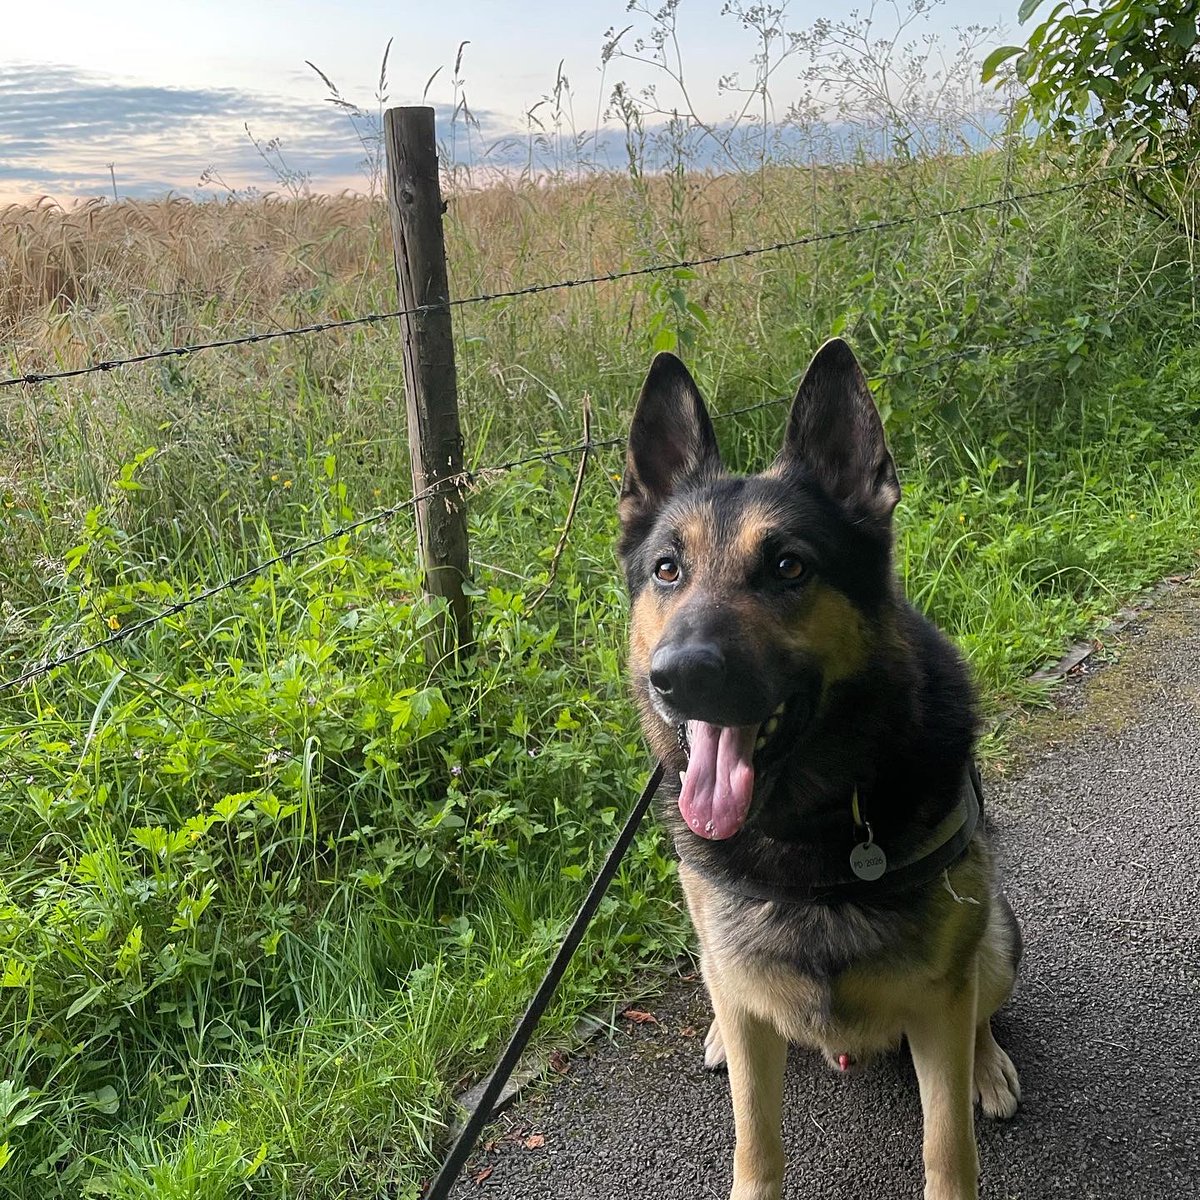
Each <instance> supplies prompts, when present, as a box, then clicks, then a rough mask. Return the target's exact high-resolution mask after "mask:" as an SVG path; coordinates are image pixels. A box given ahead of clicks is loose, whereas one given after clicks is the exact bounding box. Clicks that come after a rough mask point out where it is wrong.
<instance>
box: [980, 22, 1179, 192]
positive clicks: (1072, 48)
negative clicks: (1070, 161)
mask: <svg viewBox="0 0 1200 1200" xmlns="http://www.w3.org/2000/svg"><path fill="white" fill-rule="evenodd" d="M1041 2H1042V0H1024V2H1023V3H1022V4H1021V9H1020V13H1019V17H1020V20H1021V21H1022V22H1024V21H1026V20H1028V18H1029V17H1031V16H1032V15H1033V14H1034V12H1035V11H1036V10H1037V9H1038V8H1040V7H1041ZM1198 43H1200V4H1198V3H1197V0H1103V2H1101V3H1093V4H1084V5H1078V4H1068V3H1065V2H1062V3H1058V4H1055V5H1054V7H1053V8H1052V9H1051V10H1050V13H1049V15H1048V16H1047V18H1046V19H1045V20H1044V21H1043V22H1042V23H1041V24H1040V25H1038V26H1037V27H1036V28H1035V29H1034V30H1033V31H1032V32H1031V33H1030V35H1029V40H1028V41H1027V42H1026V44H1025V46H1023V47H1022V46H1001V47H999V48H998V49H996V50H993V51H992V53H991V54H989V55H988V57H987V58H986V59H985V60H984V63H983V81H984V82H985V83H987V82H988V81H990V80H992V79H993V78H995V77H996V75H997V73H998V72H999V70H1000V68H1001V66H1002V65H1003V64H1004V63H1006V62H1008V61H1010V60H1014V59H1015V75H1016V78H1017V80H1018V81H1020V82H1021V83H1022V84H1024V85H1025V87H1026V89H1027V92H1026V95H1025V97H1024V99H1023V100H1022V101H1021V103H1020V105H1019V107H1018V112H1017V117H1018V119H1019V120H1022V121H1023V120H1028V119H1032V120H1033V121H1035V122H1036V123H1037V124H1038V125H1039V126H1040V127H1041V129H1042V130H1044V131H1045V132H1046V133H1048V134H1050V135H1051V136H1053V137H1056V138H1062V139H1067V140H1075V141H1079V142H1081V143H1082V144H1083V145H1084V146H1086V147H1088V148H1089V149H1092V150H1107V149H1109V148H1111V150H1112V152H1113V154H1114V156H1115V159H1116V160H1117V161H1125V160H1135V161H1139V162H1145V161H1147V160H1149V161H1161V160H1163V159H1166V160H1184V162H1183V164H1182V165H1181V166H1180V168H1179V169H1178V170H1177V171H1176V173H1175V178H1176V179H1177V180H1178V181H1186V179H1187V178H1188V170H1187V167H1188V166H1189V165H1191V166H1194V160H1195V159H1196V157H1197V153H1198V151H1200V123H1198V121H1197V105H1198V104H1200V52H1198V50H1197V46H1198ZM1168 178H1169V177H1168ZM1139 182H1140V184H1141V190H1142V191H1143V194H1144V196H1145V198H1147V199H1148V200H1150V201H1151V202H1152V203H1153V204H1155V205H1156V206H1159V207H1162V208H1164V210H1169V209H1171V208H1172V207H1174V206H1172V205H1171V204H1170V202H1169V201H1164V197H1165V195H1166V193H1167V190H1168V189H1167V187H1166V186H1164V183H1165V181H1164V179H1163V178H1162V177H1161V176H1160V177H1155V178H1151V179H1146V178H1145V177H1142V178H1141V179H1140V180H1139Z"/></svg>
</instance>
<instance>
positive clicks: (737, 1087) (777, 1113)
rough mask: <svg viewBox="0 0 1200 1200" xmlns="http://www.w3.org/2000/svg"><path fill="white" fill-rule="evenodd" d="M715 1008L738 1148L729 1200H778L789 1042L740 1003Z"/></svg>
mask: <svg viewBox="0 0 1200 1200" xmlns="http://www.w3.org/2000/svg"><path fill="white" fill-rule="evenodd" d="M712 1000H713V1008H714V1010H715V1012H716V1017H717V1021H718V1023H719V1025H720V1029H721V1036H722V1038H723V1040H724V1042H725V1056H726V1062H727V1064H728V1067H729V1090H730V1092H731V1094H732V1096H733V1124H734V1134H735V1136H736V1138H737V1145H736V1147H735V1149H734V1152H733V1191H732V1192H730V1200H779V1197H780V1193H781V1190H782V1188H783V1137H782V1132H781V1125H782V1120H783V1113H782V1109H783V1068H784V1064H785V1063H786V1061H787V1044H786V1042H785V1041H784V1039H783V1037H782V1036H781V1035H780V1034H779V1032H778V1030H776V1029H775V1028H774V1026H772V1025H769V1024H768V1023H767V1022H765V1021H763V1020H761V1019H759V1018H758V1017H755V1016H752V1015H751V1014H750V1013H748V1012H746V1010H745V1009H744V1008H742V1007H741V1006H740V1005H738V1004H737V1003H722V1001H721V998H720V997H719V996H718V995H716V994H713V996H712Z"/></svg>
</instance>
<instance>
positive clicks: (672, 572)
mask: <svg viewBox="0 0 1200 1200" xmlns="http://www.w3.org/2000/svg"><path fill="white" fill-rule="evenodd" d="M654 578H655V579H657V580H658V581H659V583H678V582H679V564H678V563H677V562H676V561H675V560H674V559H673V558H660V559H659V560H658V562H656V563H655V564H654Z"/></svg>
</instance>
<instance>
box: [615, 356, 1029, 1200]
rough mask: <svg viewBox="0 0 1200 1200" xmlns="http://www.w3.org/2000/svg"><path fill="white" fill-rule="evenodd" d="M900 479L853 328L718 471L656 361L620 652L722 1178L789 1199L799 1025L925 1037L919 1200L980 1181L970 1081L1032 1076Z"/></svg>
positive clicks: (916, 1050)
mask: <svg viewBox="0 0 1200 1200" xmlns="http://www.w3.org/2000/svg"><path fill="white" fill-rule="evenodd" d="M899 498H900V487H899V483H898V480H897V476H896V469H895V466H894V464H893V461H892V457H891V454H890V453H889V451H888V448H887V445H886V443H885V441H884V432H883V425H882V422H881V421H880V419H879V414H878V412H877V411H876V408H875V404H874V401H873V400H872V398H871V394H870V391H869V389H868V387H867V382H866V379H865V377H864V376H863V373H862V371H861V369H860V368H859V365H858V362H857V360H856V359H855V357H854V354H853V352H852V351H851V349H850V348H849V346H847V345H846V343H845V342H843V341H840V340H834V341H830V342H827V343H826V344H825V345H824V346H823V347H822V348H821V349H820V350H819V351H818V352H817V354H816V356H815V357H814V359H813V361H812V363H811V365H810V366H809V368H808V371H807V373H806V374H805V376H804V378H803V380H802V381H801V383H800V387H799V391H798V393H797V395H796V399H795V402H794V404H793V406H792V410H791V415H790V417H789V419H788V424H787V432H786V435H785V438H784V443H783V448H782V449H781V450H780V452H779V455H778V457H777V458H776V459H775V462H774V463H773V464H772V466H771V467H770V468H769V469H768V470H766V471H764V472H763V473H762V474H759V475H753V476H749V477H741V476H732V475H729V474H727V473H726V472H725V471H724V469H723V467H722V464H721V459H720V455H719V452H718V449H717V441H716V437H715V435H714V433H713V427H712V423H711V421H710V420H709V416H708V413H707V410H706V409H705V406H704V401H703V400H702V399H701V396H700V393H699V391H698V389H697V387H696V384H695V382H694V381H693V379H692V377H691V375H689V374H688V371H687V369H686V368H685V367H684V365H683V364H682V363H681V362H680V361H679V360H678V359H677V358H675V357H674V356H673V355H670V354H660V355H659V356H658V357H657V358H656V359H655V360H654V363H653V365H652V366H651V368H650V372H649V375H648V377H647V379H646V382H645V386H644V387H643V389H642V393H641V397H640V399H639V401H638V405H637V411H636V413H635V415H634V418H633V425H632V429H631V431H630V437H629V444H628V454H627V461H626V470H625V476H624V481H623V484H622V488H621V501H620V516H621V539H620V545H619V550H620V556H621V560H622V563H623V566H624V569H625V573H626V577H627V580H628V585H629V590H630V594H631V622H630V644H629V667H630V673H631V677H632V684H633V689H634V693H635V696H636V699H637V703H638V707H639V711H640V714H641V720H642V724H643V726H644V729H645V733H646V736H647V738H648V739H649V741H650V744H651V746H652V747H653V749H654V751H655V752H656V753H657V755H658V757H659V759H660V761H661V762H662V763H663V764H664V765H665V766H666V768H667V773H666V779H667V781H668V782H667V783H665V784H664V786H663V788H662V789H661V790H660V797H663V798H664V799H663V803H662V804H661V808H662V817H663V819H664V820H665V821H666V822H667V825H668V827H669V829H670V830H671V833H672V835H673V836H674V839H675V845H676V849H677V852H678V854H679V857H680V869H679V874H680V879H681V881H682V884H683V890H684V894H685V896H686V898H687V904H688V909H689V911H690V913H691V918H692V923H693V924H694V926H695V928H696V933H697V935H698V939H699V945H700V964H701V970H702V973H703V976H704V981H705V984H706V985H707V988H708V993H709V997H710V999H711V1001H712V1007H713V1013H714V1019H713V1023H712V1027H711V1029H710V1030H709V1032H708V1037H707V1039H706V1042H705V1063H706V1065H708V1066H710V1067H718V1066H720V1065H721V1064H727V1066H728V1069H729V1086H730V1091H731V1093H732V1098H733V1116H734V1126H735V1133H736V1149H735V1152H734V1161H733V1190H732V1193H731V1200H779V1197H780V1194H781V1188H782V1181H783V1168H784V1161H783V1147H782V1139H781V1119H782V1113H781V1109H782V1092H783V1071H784V1060H785V1056H786V1047H787V1044H788V1043H789V1042H797V1043H801V1044H804V1045H807V1046H810V1047H813V1048H815V1049H817V1050H819V1051H821V1052H822V1053H823V1054H824V1057H825V1058H826V1060H827V1061H828V1062H829V1064H830V1065H831V1066H832V1067H834V1068H835V1069H839V1068H840V1069H842V1070H846V1069H848V1068H849V1067H851V1066H852V1065H855V1064H857V1063H858V1062H860V1061H862V1060H863V1059H864V1058H866V1057H868V1056H870V1055H871V1054H873V1053H875V1052H877V1051H880V1050H882V1049H885V1048H887V1047H889V1046H894V1045H896V1044H898V1043H899V1042H900V1040H901V1039H902V1038H906V1039H907V1041H908V1046H909V1049H910V1051H911V1053H912V1058H913V1063H914V1065H915V1067H916V1073H917V1080H918V1083H919V1087H920V1095H921V1107H922V1110H923V1114H924V1144H923V1148H924V1160H925V1197H926V1200H974V1198H975V1197H976V1196H977V1195H978V1175H979V1165H978V1155H977V1152H976V1146H975V1133H974V1124H973V1120H974V1114H973V1101H974V1099H976V1098H977V1099H979V1101H980V1103H981V1107H982V1110H983V1112H984V1113H985V1114H986V1115H988V1116H992V1117H1010V1116H1012V1114H1013V1113H1014V1112H1015V1111H1016V1108H1017V1102H1018V1099H1019V1096H1020V1086H1019V1084H1018V1081H1017V1073H1016V1070H1015V1069H1014V1068H1013V1064H1012V1062H1011V1061H1010V1059H1009V1057H1008V1055H1007V1054H1005V1052H1004V1051H1003V1050H1002V1049H1001V1048H1000V1046H999V1045H997V1043H996V1041H995V1039H994V1038H993V1036H992V1030H991V1017H992V1014H993V1013H994V1012H995V1011H996V1009H997V1008H998V1007H999V1006H1000V1005H1001V1004H1002V1003H1004V1001H1005V1000H1006V999H1007V998H1008V997H1009V995H1010V993H1011V991H1012V988H1013V983H1014V980H1015V976H1016V969H1017V963H1018V961H1019V958H1020V949H1021V942H1020V934H1019V931H1018V927H1017V924H1016V920H1015V918H1014V917H1013V914H1012V910H1011V909H1010V908H1009V906H1008V903H1007V902H1006V901H1005V899H1004V898H1003V896H1002V895H1001V893H1000V892H999V890H998V887H997V884H996V882H995V878H994V871H993V864H992V857H991V855H990V853H989V851H988V847H987V843H986V840H985V838H984V835H983V832H982V828H981V827H980V826H979V825H977V824H976V821H975V820H974V819H973V818H974V817H977V816H978V806H977V803H975V806H974V808H973V809H972V807H971V806H972V803H973V800H972V793H973V794H974V795H977V792H976V791H975V790H974V789H975V788H977V776H976V775H975V774H974V767H973V765H972V763H971V752H972V746H973V742H974V738H975V733H976V724H977V717H976V706H975V698H974V694H973V689H972V685H971V682H970V679H969V677H968V674H967V670H966V667H965V666H964V664H963V662H962V660H961V659H960V658H959V656H958V654H957V653H956V651H955V650H954V649H953V648H952V647H951V645H950V643H949V642H948V641H947V640H946V638H945V637H944V636H943V635H942V634H941V633H940V632H939V631H938V630H937V629H935V628H934V626H933V625H932V624H930V622H928V621H927V620H926V619H925V618H924V617H922V616H921V615H919V614H918V613H917V612H916V611H915V610H914V609H913V608H912V607H911V606H910V605H909V604H908V602H907V601H906V600H905V599H904V597H903V595H902V592H901V590H900V585H899V583H898V581H897V580H896V578H895V576H894V572H893V568H892V561H891V557H892V510H893V509H894V508H895V506H896V503H897V501H898V500H899ZM676 781H677V782H676ZM972 781H974V785H973V783H972ZM964 796H965V797H966V798H965V799H964ZM968 810H970V811H968ZM964 814H965V815H964ZM948 831H949V832H948ZM950 834H953V835H954V837H951V836H950ZM955 838H957V844H955ZM947 850H948V851H949V857H948V856H947ZM885 859H886V864H887V865H886V866H885V865H884V860H885ZM893 863H895V864H897V866H898V868H899V869H897V870H896V871H894V872H893V871H892V870H891V864H893ZM881 872H882V874H881Z"/></svg>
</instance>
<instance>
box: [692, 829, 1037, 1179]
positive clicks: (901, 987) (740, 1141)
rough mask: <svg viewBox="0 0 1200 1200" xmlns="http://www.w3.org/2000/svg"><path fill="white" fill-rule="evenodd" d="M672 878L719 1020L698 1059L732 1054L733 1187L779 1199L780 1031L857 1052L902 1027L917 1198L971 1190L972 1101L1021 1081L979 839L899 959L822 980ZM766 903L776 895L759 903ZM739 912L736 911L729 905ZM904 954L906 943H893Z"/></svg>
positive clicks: (1008, 1095) (783, 1040) (1003, 1108)
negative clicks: (919, 1164)
mask: <svg viewBox="0 0 1200 1200" xmlns="http://www.w3.org/2000/svg"><path fill="white" fill-rule="evenodd" d="M679 873H680V879H681V882H682V884H683V891H684V895H685V897H686V899H687V904H688V910H689V912H690V914H691V917H692V923H693V925H694V926H695V929H696V933H697V937H698V939H699V942H700V958H701V970H702V973H703V976H704V981H705V984H706V985H707V987H708V991H709V995H710V997H711V999H712V1004H713V1012H714V1020H713V1027H712V1029H710V1031H709V1034H708V1038H707V1039H706V1043H705V1064H706V1065H707V1066H710V1067H713V1066H718V1065H720V1064H721V1063H722V1062H725V1063H726V1064H727V1065H728V1067H729V1082H730V1091H731V1094H732V1099H733V1110H734V1124H735V1128H736V1133H737V1151H736V1154H735V1158H734V1184H733V1191H732V1193H731V1200H779V1197H780V1196H781V1194H782V1193H781V1189H782V1180H783V1155H782V1148H781V1141H780V1119H781V1098H782V1087H783V1064H784V1061H785V1058H786V1047H787V1044H788V1043H789V1042H792V1043H797V1044H800V1045H805V1046H809V1047H811V1048H813V1049H816V1050H818V1051H820V1052H821V1053H822V1054H823V1055H824V1057H825V1058H826V1060H827V1061H828V1062H829V1064H830V1065H831V1066H836V1064H837V1059H838V1055H839V1054H842V1053H849V1054H851V1055H852V1056H853V1057H854V1058H855V1059H857V1060H860V1061H861V1060H862V1059H865V1058H868V1057H870V1056H871V1055H872V1054H874V1053H876V1052H878V1051H880V1050H884V1049H888V1048H890V1047H894V1046H895V1045H897V1044H898V1043H899V1042H900V1040H901V1039H902V1038H905V1037H906V1038H907V1039H908V1044H909V1047H910V1050H911V1052H912V1055H913V1063H914V1066H915V1067H916V1070H917V1078H918V1082H919V1085H920V1089H921V1106H922V1110H923V1112H924V1115H925V1138H924V1159H925V1169H926V1188H925V1200H976V1197H977V1196H978V1160H977V1154H976V1149H975V1132H974V1114H973V1110H972V1100H973V1099H974V1098H976V1097H978V1098H979V1099H980V1100H981V1103H982V1106H983V1110H984V1112H985V1114H986V1115H988V1116H1001V1117H1008V1116H1011V1115H1012V1113H1013V1112H1014V1111H1015V1110H1016V1104H1017V1100H1018V1098H1019V1095H1020V1088H1019V1085H1018V1083H1017V1076H1016V1071H1015V1070H1014V1068H1013V1066H1012V1063H1011V1061H1010V1060H1009V1058H1008V1056H1007V1055H1006V1054H1005V1053H1004V1051H1003V1050H1002V1049H1000V1047H999V1046H998V1045H997V1044H996V1042H995V1039H994V1038H993V1037H992V1033H991V1016H992V1013H993V1012H994V1011H995V1010H996V1008H998V1007H999V1005H1000V1004H1002V1003H1004V1001H1005V1000H1006V999H1007V998H1008V996H1009V993H1010V992H1011V990H1012V985H1013V975H1012V969H1011V965H1010V964H1008V963H1007V961H1006V960H1005V950H1004V947H1005V944H1006V943H1005V939H1004V934H1003V929H1002V925H1001V921H1002V917H1001V916H1000V914H999V912H998V910H997V909H996V908H995V907H993V906H991V905H990V904H989V899H990V896H989V889H990V862H989V861H988V858H987V855H986V853H985V852H984V851H983V849H982V847H981V846H979V845H978V844H977V845H976V846H975V847H973V848H972V852H971V853H970V854H969V855H968V856H967V858H965V859H964V860H963V861H961V862H960V863H958V864H957V865H956V866H955V867H954V868H953V869H952V870H951V871H950V872H949V873H948V876H947V880H946V883H947V886H946V889H945V893H946V894H945V897H944V900H942V901H941V902H940V906H939V908H938V910H937V919H936V923H935V924H934V925H933V927H932V928H931V929H930V930H929V931H928V936H927V937H926V938H925V940H924V944H923V947H922V949H923V951H924V952H923V953H921V954H920V955H917V956H914V957H912V958H911V959H910V960H909V963H908V965H907V966H906V967H905V969H898V968H893V969H890V970H880V969H877V968H875V969H872V968H870V967H858V968H854V969H851V970H849V971H846V972H844V973H843V974H842V975H841V976H838V977H837V978H836V979H835V980H833V981H832V983H831V984H825V983H821V982H819V981H817V980H814V979H810V978H807V977H806V976H804V975H801V974H800V973H798V972H797V971H794V970H792V969H791V968H789V967H787V966H785V965H783V964H781V963H769V962H764V961H762V960H761V959H752V958H748V957H744V956H743V955H742V954H741V952H740V946H741V940H740V939H739V938H738V936H737V932H736V929H734V928H731V924H732V923H733V921H734V920H735V915H734V913H733V912H732V911H730V912H729V913H728V914H726V913H725V912H724V911H723V910H724V909H725V904H726V902H725V900H724V898H723V897H722V895H721V893H720V892H719V891H718V890H717V889H715V888H714V887H713V886H712V885H711V884H710V883H708V882H707V881H706V880H704V879H702V878H701V877H700V876H699V875H697V874H696V873H695V872H694V871H691V870H690V869H689V868H688V867H687V866H686V865H684V864H681V866H680V870H679ZM756 907H757V911H758V913H759V915H760V917H761V916H764V915H765V914H766V913H767V912H769V910H770V908H771V904H770V903H769V902H763V903H761V904H759V905H758V906H756ZM736 919H739V920H741V921H744V920H745V916H744V913H742V914H741V915H740V917H738V918H736ZM901 957H902V959H903V956H901Z"/></svg>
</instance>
